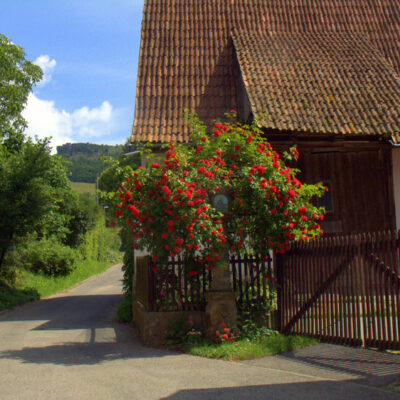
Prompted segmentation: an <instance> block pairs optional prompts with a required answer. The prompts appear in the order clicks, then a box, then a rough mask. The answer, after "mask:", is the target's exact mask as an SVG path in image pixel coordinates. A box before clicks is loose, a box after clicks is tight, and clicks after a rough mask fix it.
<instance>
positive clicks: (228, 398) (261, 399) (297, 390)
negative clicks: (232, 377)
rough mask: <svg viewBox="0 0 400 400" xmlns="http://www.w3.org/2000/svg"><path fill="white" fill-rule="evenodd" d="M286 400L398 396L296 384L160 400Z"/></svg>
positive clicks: (191, 392) (185, 393)
mask: <svg viewBox="0 0 400 400" xmlns="http://www.w3.org/2000/svg"><path fill="white" fill-rule="evenodd" d="M203 399H204V400H209V399H218V400H232V399H251V400H269V399H271V400H284V399H297V400H303V399H304V400H306V399H307V400H309V399H324V400H325V399H326V400H331V399H335V400H336V399H340V400H347V399H348V400H355V399H362V400H377V399H379V400H396V399H399V397H398V395H396V394H394V393H391V392H386V391H383V390H374V389H371V388H368V387H366V386H362V385H351V386H350V385H349V384H348V383H347V382H343V381H342V382H341V381H338V382H333V381H320V382H296V383H285V384H271V385H255V386H241V387H224V388H209V389H208V388H207V389H187V390H179V391H178V392H176V393H174V394H172V395H170V396H167V397H162V399H161V400H203Z"/></svg>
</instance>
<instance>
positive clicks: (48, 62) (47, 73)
mask: <svg viewBox="0 0 400 400" xmlns="http://www.w3.org/2000/svg"><path fill="white" fill-rule="evenodd" d="M34 63H35V64H37V65H39V66H40V67H41V68H42V70H43V78H42V80H41V81H40V83H39V86H43V85H45V84H47V83H48V82H50V80H51V77H52V73H53V70H54V68H55V66H56V64H57V62H56V60H54V59H50V57H49V56H48V55H41V56H39V57H38V58H37V59H36V60H35V61H34ZM22 114H23V116H24V118H25V119H26V120H27V122H28V128H27V129H26V131H25V133H26V134H27V135H29V136H31V137H35V136H38V137H39V138H45V137H51V138H52V139H51V146H52V148H53V152H55V148H56V146H59V145H61V144H64V143H67V142H70V143H73V142H92V143H93V142H94V143H96V142H100V143H105V142H108V143H112V142H114V143H122V142H123V141H124V140H125V138H123V139H122V140H121V138H120V136H121V133H122V132H125V131H126V128H127V127H129V126H130V113H129V110H127V109H123V108H120V109H114V108H113V106H112V105H111V104H110V103H109V102H108V101H103V102H102V103H101V104H100V106H98V107H93V108H90V107H88V106H83V107H81V108H78V109H76V110H73V111H71V112H68V111H66V110H63V109H59V108H57V106H56V104H55V102H54V101H51V100H42V99H40V98H39V97H37V95H36V94H34V93H30V94H29V96H28V101H27V105H26V107H25V109H24V111H23V113H22ZM122 134H123V133H122ZM128 134H129V133H128V132H127V136H128Z"/></svg>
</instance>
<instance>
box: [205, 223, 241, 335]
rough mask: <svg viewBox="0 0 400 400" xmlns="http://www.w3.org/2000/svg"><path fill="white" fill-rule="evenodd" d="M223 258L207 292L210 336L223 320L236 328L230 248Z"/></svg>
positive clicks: (230, 326)
mask: <svg viewBox="0 0 400 400" xmlns="http://www.w3.org/2000/svg"><path fill="white" fill-rule="evenodd" d="M224 225H225V224H224ZM224 228H225V227H224ZM224 231H225V229H224ZM222 259H223V261H222V263H221V264H220V265H218V266H217V267H216V268H215V269H214V271H213V280H212V282H211V285H210V290H209V291H208V293H206V301H207V305H206V309H205V326H206V336H208V337H211V336H212V335H213V334H214V332H215V330H216V329H219V328H220V324H221V322H224V323H225V324H226V325H227V327H228V328H236V321H237V307H236V294H235V292H234V291H233V288H232V279H231V272H230V270H229V250H228V248H226V249H225V251H224V254H223V257H222Z"/></svg>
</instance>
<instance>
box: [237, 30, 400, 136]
mask: <svg viewBox="0 0 400 400" xmlns="http://www.w3.org/2000/svg"><path fill="white" fill-rule="evenodd" d="M233 42H234V45H235V49H236V53H237V59H238V62H239V66H240V71H241V74H242V79H243V82H244V85H245V88H246V92H247V95H248V98H249V101H250V105H251V109H252V112H253V115H254V116H255V118H256V119H257V121H258V122H259V123H260V125H262V126H264V127H266V128H272V129H277V130H289V131H298V132H310V133H333V134H370V135H383V136H387V137H390V136H391V135H394V136H398V137H400V79H399V77H398V75H397V74H396V73H395V71H394V69H393V67H391V66H390V65H389V64H388V62H387V61H386V60H385V59H383V57H382V55H381V54H380V53H379V52H378V50H376V49H375V48H373V47H372V46H371V44H370V43H369V42H366V41H365V40H363V39H361V38H360V37H354V36H352V35H350V34H346V33H333V34H332V33H328V34H326V33H302V34H301V35H299V34H296V33H282V32H280V33H274V32H263V33H257V32H247V31H243V30H242V31H239V32H237V33H236V32H235V33H233Z"/></svg>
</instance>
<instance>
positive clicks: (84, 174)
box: [57, 143, 126, 183]
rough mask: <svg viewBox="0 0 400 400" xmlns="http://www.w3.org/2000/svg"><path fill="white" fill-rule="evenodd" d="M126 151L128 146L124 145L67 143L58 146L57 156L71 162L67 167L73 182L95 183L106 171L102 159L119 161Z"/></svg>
mask: <svg viewBox="0 0 400 400" xmlns="http://www.w3.org/2000/svg"><path fill="white" fill-rule="evenodd" d="M124 149H126V146H124V145H122V144H121V145H114V146H113V145H107V144H93V143H66V144H63V145H62V146H57V154H58V155H59V156H60V157H62V158H63V159H65V160H67V161H69V162H70V163H68V165H67V167H68V169H69V171H70V173H71V175H70V179H71V181H72V182H87V183H95V182H96V177H97V176H98V175H100V173H101V171H103V169H104V166H103V162H102V157H103V156H110V157H113V158H115V159H117V158H118V156H119V155H120V154H121V153H123V152H124ZM125 151H126V150H125Z"/></svg>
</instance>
